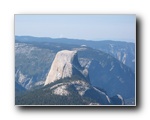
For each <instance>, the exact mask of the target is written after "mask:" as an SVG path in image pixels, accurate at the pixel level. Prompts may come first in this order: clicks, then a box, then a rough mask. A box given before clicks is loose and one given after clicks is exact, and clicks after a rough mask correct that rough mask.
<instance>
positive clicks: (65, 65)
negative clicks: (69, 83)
mask: <svg viewBox="0 0 150 120" xmlns="http://www.w3.org/2000/svg"><path fill="white" fill-rule="evenodd" d="M84 71H85V70H84ZM82 73H83V68H82V67H81V65H80V64H79V62H78V56H77V52H76V51H69V50H62V51H60V52H58V53H57V54H56V56H55V59H54V61H53V63H52V66H51V69H50V71H49V73H48V76H47V78H46V81H45V85H47V84H50V83H51V82H54V81H57V80H59V79H64V78H71V77H72V75H76V74H77V75H80V76H82V77H85V76H84V75H83V74H82Z"/></svg>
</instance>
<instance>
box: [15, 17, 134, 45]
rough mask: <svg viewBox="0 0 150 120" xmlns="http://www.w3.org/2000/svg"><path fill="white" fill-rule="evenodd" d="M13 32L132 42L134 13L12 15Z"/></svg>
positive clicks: (24, 34) (21, 34)
mask: <svg viewBox="0 0 150 120" xmlns="http://www.w3.org/2000/svg"><path fill="white" fill-rule="evenodd" d="M15 36H33V37H49V38H68V39H83V40H92V41H102V40H113V41H126V42H134V43H135V39H136V38H135V36H136V16H135V15H15Z"/></svg>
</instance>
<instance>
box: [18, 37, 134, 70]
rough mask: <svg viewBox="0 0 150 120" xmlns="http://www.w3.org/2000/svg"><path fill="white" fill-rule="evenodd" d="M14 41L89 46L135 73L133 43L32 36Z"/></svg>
mask: <svg viewBox="0 0 150 120" xmlns="http://www.w3.org/2000/svg"><path fill="white" fill-rule="evenodd" d="M15 39H16V41H22V42H54V43H65V44H74V45H81V46H82V45H84V46H89V47H92V48H94V49H99V50H101V51H103V52H106V53H108V54H110V55H112V56H114V57H115V58H116V59H118V60H119V61H121V62H122V63H123V64H125V65H127V66H129V67H130V68H131V69H132V71H133V72H135V61H136V59H135V43H132V42H124V41H113V40H103V41H92V40H83V39H68V38H49V37H32V36H15Z"/></svg>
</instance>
